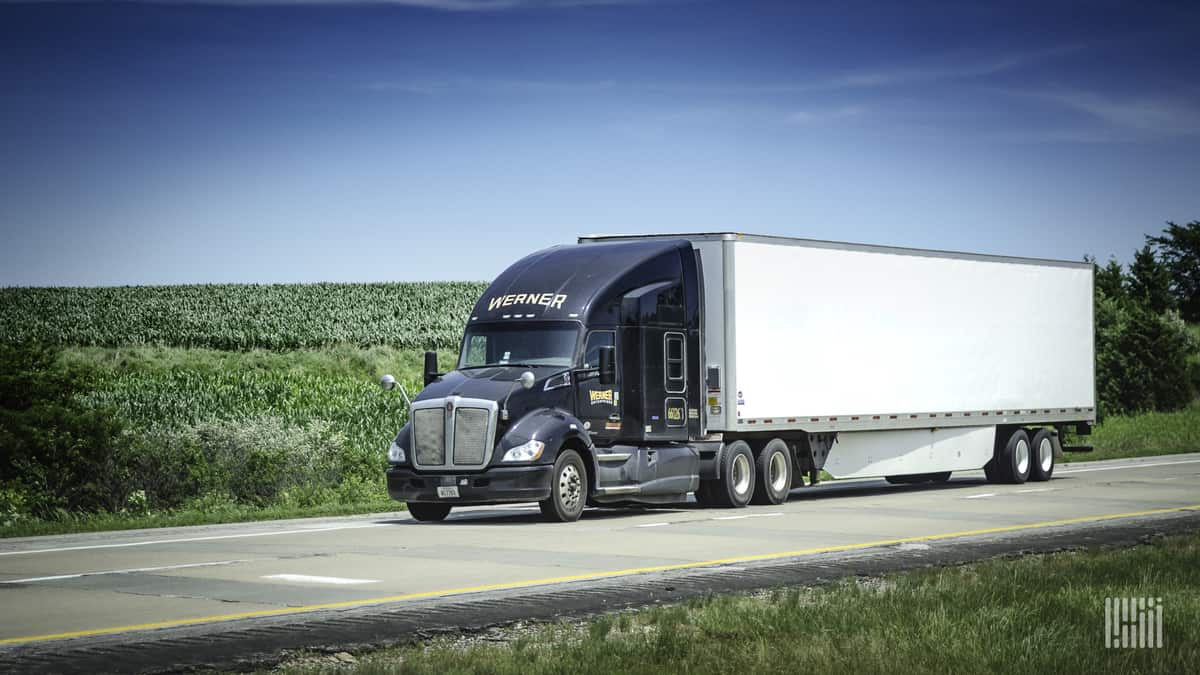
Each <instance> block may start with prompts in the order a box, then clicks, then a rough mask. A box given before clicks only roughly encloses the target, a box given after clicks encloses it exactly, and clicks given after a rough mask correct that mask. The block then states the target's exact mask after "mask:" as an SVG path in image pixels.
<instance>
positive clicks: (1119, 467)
mask: <svg viewBox="0 0 1200 675" xmlns="http://www.w3.org/2000/svg"><path fill="white" fill-rule="evenodd" d="M1192 509H1200V454H1191V455H1172V456H1164V457H1153V458H1143V459H1137V460H1114V461H1107V462H1086V463H1075V464H1071V465H1061V466H1060V467H1058V469H1057V471H1056V474H1055V478H1054V480H1052V481H1050V482H1047V483H1027V484H1024V485H991V484H988V483H986V482H984V480H983V477H982V474H981V473H980V472H973V473H964V474H961V475H955V477H954V478H953V479H952V480H951V481H950V482H949V483H946V484H943V485H937V486H893V485H888V484H887V483H885V482H884V481H882V480H874V479H872V480H856V481H837V482H831V483H827V484H823V485H820V486H817V487H809V488H800V489H797V490H795V491H793V492H792V495H791V498H790V499H789V501H788V502H787V503H786V504H783V505H781V506H755V507H749V508H746V509H739V510H713V509H701V508H698V507H696V506H695V505H691V504H689V505H680V506H679V507H676V508H655V509H589V510H587V511H586V512H585V513H584V516H583V518H582V519H581V520H580V521H579V522H577V523H567V524H550V523H545V522H542V521H541V518H540V515H539V513H538V510H537V507H536V505H532V504H531V505H519V506H511V507H510V506H505V507H473V508H463V509H460V510H457V511H455V512H453V513H452V514H451V516H450V518H449V519H448V520H447V521H446V522H444V523H417V522H415V521H413V520H412V519H410V518H409V517H408V516H407V515H406V514H405V513H404V512H396V513H392V514H375V515H369V516H353V517H344V518H325V519H309V520H291V521H276V522H258V523H244V524H234V525H220V526H202V527H188V528H171V529H160V530H138V531H126V532H112V533H95V534H81V535H63V536H50V537H30V538H22V539H8V540H2V541H0V603H2V605H3V607H4V611H3V612H0V654H2V653H4V652H5V651H9V652H12V653H18V652H19V650H21V649H24V648H27V647H29V646H30V645H52V644H54V643H62V642H64V641H69V642H70V643H72V644H78V643H79V641H81V640H83V641H86V640H88V639H92V638H101V637H103V638H107V639H109V640H110V641H111V640H112V639H113V638H114V637H115V638H116V639H117V640H120V641H125V642H135V641H137V640H138V639H140V638H139V637H138V634H145V632H147V631H152V630H155V629H159V630H162V629H169V628H173V627H180V626H186V627H188V628H189V630H191V631H193V633H194V632H197V631H199V632H203V631H205V630H207V629H210V628H212V629H214V630H215V629H217V627H222V626H224V627H226V628H227V627H228V626H229V625H230V624H237V623H238V622H243V623H246V624H247V625H248V624H249V623H252V622H253V621H255V620H261V619H266V618H271V617H275V618H278V617H285V618H286V619H287V620H288V621H291V622H293V623H294V622H297V621H303V620H304V617H305V616H308V615H316V614H319V613H320V612H329V611H335V610H345V609H352V608H358V607H362V606H376V605H387V606H393V605H403V604H404V603H422V606H436V604H437V603H438V602H443V601H450V600H453V599H455V598H461V597H464V596H477V595H484V596H486V595H487V594H489V593H503V592H505V591H512V590H513V589H521V588H529V587H539V588H542V587H552V586H553V585H555V584H571V585H573V586H578V585H580V584H584V585H586V584H587V583H590V582H598V581H600V580H608V581H611V580H612V579H613V578H614V577H629V578H637V577H639V576H643V575H647V574H660V575H661V574H664V573H671V572H674V571H684V570H694V569H699V568H707V567H709V566H722V565H723V566H727V567H731V568H732V567H736V566H738V565H745V564H750V563H758V562H763V561H786V560H790V559H793V558H803V557H804V556H812V555H817V554H827V553H832V552H838V551H854V550H865V549H875V548H878V547H891V548H892V549H895V548H896V547H903V546H921V545H924V546H925V548H929V547H931V546H934V547H936V546H939V545H941V544H943V543H946V542H951V543H952V542H954V541H955V540H956V539H960V538H972V537H973V538H976V539H978V538H986V537H989V536H1000V535H1004V536H1007V537H1010V538H1011V537H1019V536H1022V535H1023V534H1025V533H1032V532H1036V531H1040V530H1046V529H1055V528H1059V529H1061V528H1069V527H1071V526H1074V525H1084V524H1088V525H1091V526H1097V525H1103V526H1107V524H1108V523H1120V522H1122V521H1126V520H1136V519H1137V518H1138V517H1146V516H1152V515H1155V514H1162V513H1186V512H1188V511H1191V510H1192ZM1189 517H1195V518H1197V520H1196V521H1193V522H1200V512H1192V514H1191V516H1189ZM13 650H17V652H13ZM10 655H11V654H10Z"/></svg>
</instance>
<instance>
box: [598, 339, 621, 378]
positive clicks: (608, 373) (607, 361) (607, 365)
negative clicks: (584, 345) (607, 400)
mask: <svg viewBox="0 0 1200 675" xmlns="http://www.w3.org/2000/svg"><path fill="white" fill-rule="evenodd" d="M616 381H617V348H616V347H612V346H605V347H601V348H600V384H613V383H615V382H616Z"/></svg>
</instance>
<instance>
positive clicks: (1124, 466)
mask: <svg viewBox="0 0 1200 675" xmlns="http://www.w3.org/2000/svg"><path fill="white" fill-rule="evenodd" d="M1176 464H1200V459H1185V460H1183V461H1180V462H1145V463H1139V464H1122V465H1120V466H1093V467H1089V468H1086V469H1084V468H1079V469H1063V470H1061V471H1059V472H1058V473H1087V472H1088V471H1117V470H1118V469H1143V468H1146V467H1150V466H1175V465H1176Z"/></svg>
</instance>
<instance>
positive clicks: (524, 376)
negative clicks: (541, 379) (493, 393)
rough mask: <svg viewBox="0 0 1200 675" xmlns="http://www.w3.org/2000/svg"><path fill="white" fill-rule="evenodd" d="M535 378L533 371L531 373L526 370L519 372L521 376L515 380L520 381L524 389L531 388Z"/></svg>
mask: <svg viewBox="0 0 1200 675" xmlns="http://www.w3.org/2000/svg"><path fill="white" fill-rule="evenodd" d="M535 379H536V378H535V377H534V376H533V373H531V372H529V371H528V370H527V371H525V372H523V373H521V377H519V378H517V381H518V382H520V383H521V386H522V387H524V388H526V389H531V388H532V387H533V381H534V380H535Z"/></svg>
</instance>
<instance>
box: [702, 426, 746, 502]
mask: <svg viewBox="0 0 1200 675" xmlns="http://www.w3.org/2000/svg"><path fill="white" fill-rule="evenodd" d="M717 483H718V484H717V486H716V489H714V490H713V491H712V495H713V497H714V499H713V502H714V503H715V504H716V505H717V506H724V507H726V508H729V507H732V508H741V507H743V506H745V505H746V504H749V503H750V497H752V496H753V495H754V453H752V452H750V446H749V445H747V444H746V442H745V441H734V442H732V443H730V444H729V446H728V447H726V448H725V454H724V456H723V457H722V458H721V478H720V480H719V481H717Z"/></svg>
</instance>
